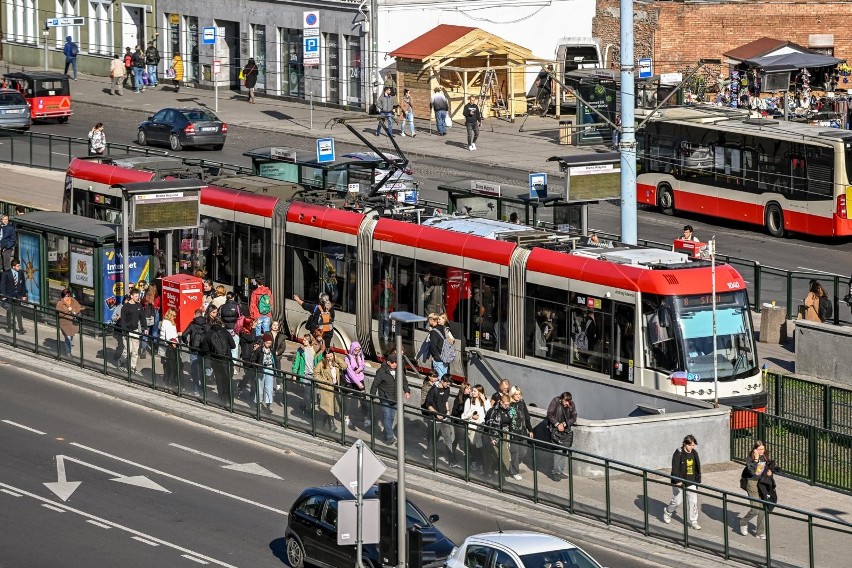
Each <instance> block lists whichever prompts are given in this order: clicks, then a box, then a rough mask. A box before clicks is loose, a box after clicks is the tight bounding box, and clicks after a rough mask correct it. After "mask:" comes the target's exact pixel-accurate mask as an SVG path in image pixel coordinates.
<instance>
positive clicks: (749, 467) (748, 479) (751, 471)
mask: <svg viewBox="0 0 852 568" xmlns="http://www.w3.org/2000/svg"><path fill="white" fill-rule="evenodd" d="M775 469H776V468H775V465H774V463H773V462H772V461H771V460H770V459H769V456H767V455H766V446H765V445H764V443H763V442H762V441H761V440H757V441H756V442H755V443H754V446H752V448H751V451H750V452H749V454H748V461H747V462H746V465H745V467H744V468H743V473H742V476H741V478H740V487H742V488H743V489H745V490H746V492H747V493H748V496H749V497H750V498H752V499H757V500H759V499H763V500H766V499H764V496H762V495H761V494H760V484H765V485H767V486H771V487H773V488H774V479H773V477H772V476H773V471H774V470H775ZM766 496H767V497H768V496H769V495H768V494H767V495H766ZM775 499H776V500H777V499H778V497H777V496H776V497H775ZM755 518H756V519H757V521H756V522H755V525H756V526H755V531H754V536H756V537H757V538H759V539H765V538H766V527H765V524H766V513H765V512H764V509H763V503H760V502H759V501H752V502H751V507H750V508H749V511H748V514H747V515H745V516H744V517H742V518H741V519H740V534H741V535H743V536H748V523H749V521H750V520H752V519H755Z"/></svg>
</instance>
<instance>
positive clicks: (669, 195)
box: [636, 106, 852, 237]
mask: <svg viewBox="0 0 852 568" xmlns="http://www.w3.org/2000/svg"><path fill="white" fill-rule="evenodd" d="M643 114H644V113H642V112H641V111H640V110H637V120H639V121H642V120H643V119H644V116H643ZM636 139H637V143H638V144H639V152H638V154H639V159H638V163H637V173H638V176H637V180H636V181H637V199H638V201H639V203H644V204H647V205H651V206H655V207H659V208H660V209H661V210H662V211H663V212H664V213H666V214H669V215H671V214H673V213H674V212H675V211H683V212H689V213H698V214H701V215H708V216H711V217H716V218H723V219H730V220H732V221H740V222H743V223H748V224H753V225H762V226H763V227H765V228H766V230H767V232H768V233H769V234H770V235H772V236H775V237H781V236H784V235H785V234H787V233H801V234H805V235H813V236H820V237H841V236H846V235H852V214H850V213H849V211H848V210H847V201H848V199H850V197H852V185H850V171H849V168H850V167H852V161H850V159H852V132H850V131H848V130H840V129H837V128H830V127H824V126H811V125H808V124H802V123H794V122H784V121H779V120H774V119H771V118H763V117H753V116H750V115H749V114H748V112H747V111H731V110H730V109H728V110H727V111H725V110H723V109H720V108H718V107H713V106H708V107H691V108H666V109H662V110H660V111H658V112H657V113H656V114H655V115H653V116H652V118H651V119H650V120H649V121H648V122H647V123H645V125H644V126H643V127H642V128H641V130H640V131H639V132H638V133H637V135H636Z"/></svg>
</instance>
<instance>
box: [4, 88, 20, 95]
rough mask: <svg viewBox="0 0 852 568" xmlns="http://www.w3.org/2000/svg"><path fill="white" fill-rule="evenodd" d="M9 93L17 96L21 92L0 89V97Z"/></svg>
mask: <svg viewBox="0 0 852 568" xmlns="http://www.w3.org/2000/svg"><path fill="white" fill-rule="evenodd" d="M9 93H16V94H18V95H21V92H20V91H19V90H17V89H0V95H8V94H9ZM21 96H23V95H21Z"/></svg>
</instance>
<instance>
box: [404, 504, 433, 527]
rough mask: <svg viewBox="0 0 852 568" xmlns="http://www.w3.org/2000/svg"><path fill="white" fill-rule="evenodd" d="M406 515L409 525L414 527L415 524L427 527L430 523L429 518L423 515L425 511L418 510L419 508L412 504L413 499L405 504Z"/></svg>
mask: <svg viewBox="0 0 852 568" xmlns="http://www.w3.org/2000/svg"><path fill="white" fill-rule="evenodd" d="M405 516H406V517H407V518H406V522H407V524H408V527H409V528H410V527H413V526H414V525H420V526H421V527H425V526H428V525H429V520H428V519H427V518H426V517H424V516H423V513H421V512H420V511H418V510H417V508H416V507H415V506H414V505H412V504H411V501H408V502H407V503H406V504H405Z"/></svg>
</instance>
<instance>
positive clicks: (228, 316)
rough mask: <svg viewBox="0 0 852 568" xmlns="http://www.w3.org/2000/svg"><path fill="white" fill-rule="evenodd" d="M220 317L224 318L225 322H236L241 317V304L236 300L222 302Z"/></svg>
mask: <svg viewBox="0 0 852 568" xmlns="http://www.w3.org/2000/svg"><path fill="white" fill-rule="evenodd" d="M219 317H220V318H222V321H224V322H225V323H228V322H231V321H233V322H236V321H237V320H238V319H240V305H239V304H237V303H236V302H225V303H224V304H222V307H221V308H219Z"/></svg>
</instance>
